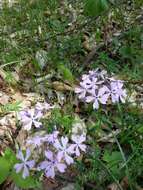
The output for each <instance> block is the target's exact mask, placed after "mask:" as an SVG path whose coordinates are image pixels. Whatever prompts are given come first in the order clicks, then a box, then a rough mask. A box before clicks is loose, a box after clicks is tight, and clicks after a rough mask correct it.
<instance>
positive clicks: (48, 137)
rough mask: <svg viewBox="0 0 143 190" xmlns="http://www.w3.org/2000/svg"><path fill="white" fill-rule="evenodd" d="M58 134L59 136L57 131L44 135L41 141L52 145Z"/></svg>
mask: <svg viewBox="0 0 143 190" xmlns="http://www.w3.org/2000/svg"><path fill="white" fill-rule="evenodd" d="M58 134H59V131H53V133H51V134H48V135H46V136H45V137H44V138H43V141H44V142H48V143H51V144H54V143H55V141H56V140H57V137H58Z"/></svg>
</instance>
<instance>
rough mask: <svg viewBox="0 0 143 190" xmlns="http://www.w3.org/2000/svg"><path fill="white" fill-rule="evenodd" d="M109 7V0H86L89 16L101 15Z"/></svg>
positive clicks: (86, 11)
mask: <svg viewBox="0 0 143 190" xmlns="http://www.w3.org/2000/svg"><path fill="white" fill-rule="evenodd" d="M108 8H109V5H108V1H107V0H85V14H86V15H87V16H95V17H96V16H99V15H100V14H101V13H102V12H104V11H106V10H107V9H108Z"/></svg>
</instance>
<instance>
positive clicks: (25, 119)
mask: <svg viewBox="0 0 143 190" xmlns="http://www.w3.org/2000/svg"><path fill="white" fill-rule="evenodd" d="M38 107H40V106H39V103H38ZM50 108H53V107H50ZM50 108H49V109H50ZM43 109H45V108H44V107H43ZM43 109H41V107H40V109H39V110H37V105H36V107H35V109H31V110H26V111H22V112H21V113H20V116H21V123H22V124H23V128H24V129H26V130H30V129H31V127H32V126H33V125H34V126H35V127H40V126H41V125H42V123H41V122H40V121H39V118H41V117H42V115H43V113H44V112H43ZM85 140H86V137H85V135H72V136H71V138H69V137H67V136H61V135H60V132H59V131H58V130H56V127H54V131H53V132H52V133H50V134H44V135H35V136H33V137H31V138H28V139H27V140H26V147H27V149H26V153H25V156H24V154H23V152H22V151H21V150H18V153H17V159H18V160H19V163H17V164H15V166H14V168H15V170H16V173H19V172H22V177H23V178H24V179H25V178H26V177H27V176H29V170H31V169H34V170H36V171H37V172H38V171H43V172H44V174H45V176H46V177H51V178H54V177H55V173H56V172H61V173H63V172H65V170H66V168H67V167H68V166H69V165H71V164H73V163H74V158H76V157H79V156H80V154H81V152H85V151H86V145H85V144H84V142H85ZM30 145H32V146H33V147H34V151H36V149H37V150H42V152H39V156H38V158H39V159H38V160H34V159H30V157H31V155H32V154H31V151H30V148H28V147H30ZM29 159H30V160H29ZM42 159H43V161H41V160H42ZM39 160H40V163H39Z"/></svg>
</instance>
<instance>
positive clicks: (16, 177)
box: [11, 171, 38, 189]
mask: <svg viewBox="0 0 143 190" xmlns="http://www.w3.org/2000/svg"><path fill="white" fill-rule="evenodd" d="M11 178H12V180H13V181H14V183H15V184H16V185H17V186H18V187H20V188H23V189H29V188H36V187H37V185H38V184H37V181H36V180H35V179H34V178H32V177H31V176H29V177H27V178H26V179H23V178H22V174H21V173H16V172H15V171H13V172H12V175H11Z"/></svg>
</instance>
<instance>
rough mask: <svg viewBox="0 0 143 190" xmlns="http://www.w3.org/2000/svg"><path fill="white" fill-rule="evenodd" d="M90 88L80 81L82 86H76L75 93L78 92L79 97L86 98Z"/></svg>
mask: <svg viewBox="0 0 143 190" xmlns="http://www.w3.org/2000/svg"><path fill="white" fill-rule="evenodd" d="M88 89H89V87H88V86H87V85H86V84H85V83H83V82H80V87H76V88H75V93H77V94H78V97H79V99H84V98H85V96H86V93H87V92H88Z"/></svg>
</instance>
